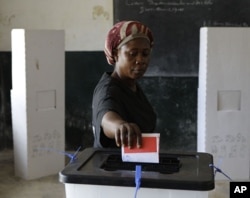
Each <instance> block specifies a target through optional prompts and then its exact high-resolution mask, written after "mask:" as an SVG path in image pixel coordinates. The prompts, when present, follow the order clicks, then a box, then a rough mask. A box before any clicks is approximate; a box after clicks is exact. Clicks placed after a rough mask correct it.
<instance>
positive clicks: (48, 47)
mask: <svg viewBox="0 0 250 198" xmlns="http://www.w3.org/2000/svg"><path fill="white" fill-rule="evenodd" d="M11 34H12V35H11V36H12V90H11V108H12V125H13V140H14V162H15V174H16V175H17V176H20V177H22V178H24V179H34V178H39V177H42V176H47V175H50V174H55V173H58V172H59V171H60V170H62V169H63V168H64V165H65V157H64V156H63V155H62V154H60V153H59V152H58V151H59V150H60V151H64V147H65V135H64V134H65V133H64V131H65V129H64V123H65V59H64V57H65V49H64V31H62V30H24V29H13V30H12V33H11Z"/></svg>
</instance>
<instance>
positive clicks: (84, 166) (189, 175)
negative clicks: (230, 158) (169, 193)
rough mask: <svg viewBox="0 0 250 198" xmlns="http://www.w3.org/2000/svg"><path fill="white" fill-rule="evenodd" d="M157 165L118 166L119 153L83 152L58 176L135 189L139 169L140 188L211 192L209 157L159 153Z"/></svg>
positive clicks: (208, 155) (115, 151)
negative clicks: (136, 172)
mask: <svg viewBox="0 0 250 198" xmlns="http://www.w3.org/2000/svg"><path fill="white" fill-rule="evenodd" d="M159 158H160V162H159V163H135V162H122V160H121V151H120V150H119V149H95V148H87V149H85V150H83V151H82V152H81V153H79V155H78V156H77V158H76V159H75V160H74V161H71V162H70V163H69V164H68V165H67V166H66V167H65V168H64V169H63V170H62V171H61V172H60V173H59V181H60V182H62V183H73V184H88V185H109V186H124V187H125V186H127V187H133V186H135V178H134V177H135V167H136V165H141V167H142V172H141V187H145V188H161V189H180V190H198V191H207V190H212V189H214V171H213V168H212V167H210V166H209V165H210V164H213V156H212V155H211V154H209V153H168V152H164V151H160V154H159Z"/></svg>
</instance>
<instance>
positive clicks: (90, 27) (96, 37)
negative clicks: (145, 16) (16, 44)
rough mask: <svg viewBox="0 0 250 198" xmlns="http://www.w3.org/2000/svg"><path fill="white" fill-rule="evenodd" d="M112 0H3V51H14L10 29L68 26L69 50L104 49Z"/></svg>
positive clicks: (0, 39) (0, 18)
mask: <svg viewBox="0 0 250 198" xmlns="http://www.w3.org/2000/svg"><path fill="white" fill-rule="evenodd" d="M112 2H113V1H112V0H0V51H11V30H12V29H15V28H24V29H51V30H53V29H56V30H65V50H66V51H98V50H103V46H104V40H105V37H106V33H107V31H108V30H109V29H110V28H111V26H112V24H113V3H112Z"/></svg>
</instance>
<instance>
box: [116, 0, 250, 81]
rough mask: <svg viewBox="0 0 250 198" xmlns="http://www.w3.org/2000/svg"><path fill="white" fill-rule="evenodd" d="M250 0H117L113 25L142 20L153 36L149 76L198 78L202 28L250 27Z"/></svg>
mask: <svg viewBox="0 0 250 198" xmlns="http://www.w3.org/2000/svg"><path fill="white" fill-rule="evenodd" d="M249 13H250V1H249V0H238V1H236V0H124V1H120V0H114V23H116V22H118V21H122V20H139V21H141V22H143V23H145V24H146V25H148V26H149V27H150V28H151V30H152V31H153V34H154V39H155V45H154V49H153V54H152V60H151V66H150V67H149V69H148V72H147V73H146V75H147V76H197V75H198V66H199V30H200V28H201V27H248V26H249V25H250V14H249Z"/></svg>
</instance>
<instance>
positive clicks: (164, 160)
mask: <svg viewBox="0 0 250 198" xmlns="http://www.w3.org/2000/svg"><path fill="white" fill-rule="evenodd" d="M159 159H160V163H136V162H123V161H122V158H121V155H115V154H112V155H109V156H108V157H107V159H106V160H105V161H104V162H103V163H102V164H101V166H100V168H101V169H103V170H105V171H117V170H125V171H133V170H135V166H136V165H141V166H142V171H149V172H151V171H152V172H158V173H162V174H172V173H177V172H179V170H180V168H181V162H180V160H179V158H178V157H175V156H160V158H159Z"/></svg>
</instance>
